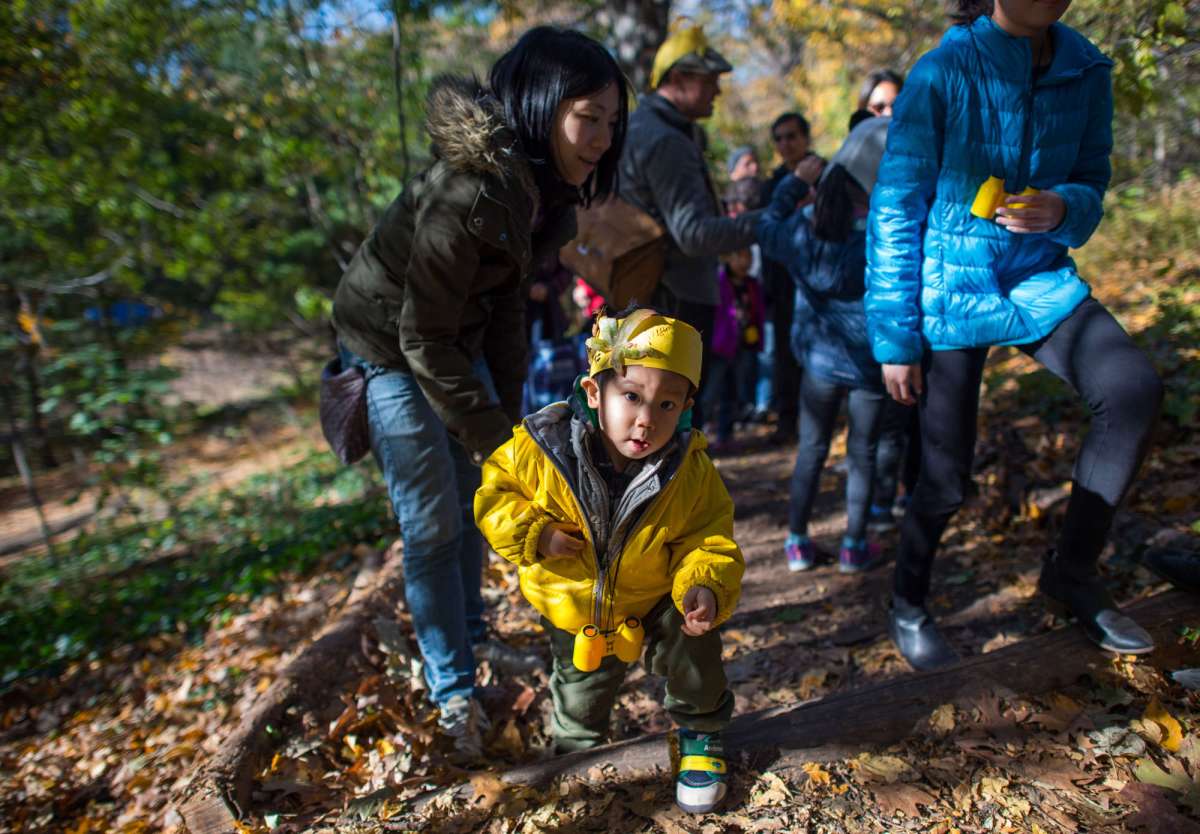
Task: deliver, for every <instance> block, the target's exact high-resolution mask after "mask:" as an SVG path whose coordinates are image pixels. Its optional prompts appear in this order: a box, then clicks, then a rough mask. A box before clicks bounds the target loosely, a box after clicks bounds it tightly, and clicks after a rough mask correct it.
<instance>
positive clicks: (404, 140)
mask: <svg viewBox="0 0 1200 834" xmlns="http://www.w3.org/2000/svg"><path fill="white" fill-rule="evenodd" d="M403 17H404V9H403V6H401V4H400V0H392V76H393V80H394V82H395V84H396V122H397V125H398V127H399V129H400V181H401V182H405V183H407V182H408V169H409V164H410V163H409V158H408V120H407V118H406V117H405V115H404V30H403V29H402V28H401V20H402V19H403Z"/></svg>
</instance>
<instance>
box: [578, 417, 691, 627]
mask: <svg viewBox="0 0 1200 834" xmlns="http://www.w3.org/2000/svg"><path fill="white" fill-rule="evenodd" d="M691 446H692V442H691V436H690V435H689V436H688V445H687V446H686V447H685V448H684V450H683V457H682V458H681V459H680V461H679V466H677V467H676V468H675V471H674V472H673V473H672V474H671V477H670V478H669V479H668V480H667V482H666V483H665V484H663V486H662V489H660V490H659V491H658V492H657V493H656V494H655V495H654V496H653V497H652V498H651V499H650V500H649V501H648V502H647V503H646V504H645V505H644V506H643V507H642V513H643V514H645V513H646V512H649V510H650V508H651V507H653V506H654V505H655V504H657V503H658V502H659V500H661V499H662V497H663V496H664V495H666V493H667V490H669V489H670V488H671V485H672V484H674V483H675V480H676V478H677V477H678V475H679V472H680V470H681V469H683V464H684V462H685V461H686V460H687V457H688V454H689V453H690V451H691ZM633 509H634V508H631V509H630V512H632V510H633ZM631 517H632V516H631ZM630 526H631V525H629V524H625V525H623V526H622V527H621V528H620V529H621V533H622V534H621V535H620V536H619V537H618V536H617V535H616V533H617V530H616V529H614V530H613V535H612V536H610V537H609V539H610V540H609V543H608V548H607V552H606V554H605V555H606V556H607V558H606V560H605V564H606V566H607V567H611V566H612V563H613V556H614V553H615V554H616V556H617V558H620V554H621V553H622V552H623V551H624V549H625V542H626V541H627V540H628V538H629V528H630ZM614 543H615V544H616V548H614V547H613V544H614ZM607 567H606V568H605V573H607ZM603 588H604V585H603V583H602V584H601V585H600V586H599V590H598V592H593V598H594V599H595V601H596V606H597V608H596V612H597V619H599V616H600V610H601V608H600V606H601V603H602V597H603ZM597 625H599V623H598V622H597Z"/></svg>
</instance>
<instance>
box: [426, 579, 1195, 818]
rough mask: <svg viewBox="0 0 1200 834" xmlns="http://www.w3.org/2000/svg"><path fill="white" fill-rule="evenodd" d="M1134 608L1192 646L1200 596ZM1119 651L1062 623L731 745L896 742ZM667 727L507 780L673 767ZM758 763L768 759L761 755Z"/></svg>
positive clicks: (838, 699) (752, 719)
mask: <svg viewBox="0 0 1200 834" xmlns="http://www.w3.org/2000/svg"><path fill="white" fill-rule="evenodd" d="M1128 612H1129V613H1130V614H1131V615H1132V616H1133V617H1134V618H1135V619H1136V620H1137V621H1138V623H1140V624H1141V625H1142V626H1143V627H1144V628H1146V629H1147V630H1148V631H1149V632H1150V633H1151V634H1152V635H1154V639H1155V640H1156V641H1157V643H1158V646H1159V649H1158V651H1157V652H1156V653H1155V654H1153V655H1150V656H1149V657H1148V662H1151V663H1155V664H1157V665H1165V666H1168V667H1170V666H1172V665H1173V664H1176V663H1182V662H1183V661H1184V660H1185V658H1187V657H1188V656H1189V654H1188V650H1187V649H1183V648H1181V647H1180V646H1179V645H1178V641H1177V635H1178V632H1179V628H1180V627H1181V626H1183V625H1192V624H1194V623H1195V622H1196V618H1197V617H1200V597H1198V596H1196V595H1194V594H1186V593H1184V592H1183V591H1168V592H1166V593H1164V594H1159V595H1158V596H1155V597H1151V598H1150V599H1146V600H1142V601H1141V602H1139V603H1137V604H1136V605H1131V606H1129V608H1128ZM1111 658H1112V656H1111V655H1109V654H1106V653H1105V652H1102V651H1101V650H1099V649H1097V648H1096V647H1095V646H1094V645H1093V644H1092V643H1091V642H1090V641H1089V640H1088V639H1087V637H1085V636H1084V634H1083V631H1082V629H1080V628H1079V627H1078V626H1071V627H1068V628H1062V629H1059V630H1057V631H1054V632H1051V633H1049V634H1041V635H1038V636H1036V637H1031V638H1029V639H1027V640H1023V641H1021V642H1020V643H1015V644H1013V645H1011V646H1006V647H1004V648H1002V649H998V650H996V651H994V652H990V653H988V654H984V655H975V656H973V657H969V658H967V659H965V660H963V661H962V662H960V663H956V664H954V665H953V666H950V667H949V668H946V669H939V670H937V671H933V672H916V673H913V674H911V675H906V676H904V677H901V678H897V679H895V680H890V681H884V682H882V683H878V684H875V685H873V686H868V687H864V688H862V689H857V690H852V691H850V692H842V693H838V694H835V695H830V696H828V697H826V698H820V699H815V700H812V701H807V702H804V703H800V704H796V705H794V706H791V707H786V706H785V707H775V708H771V709H765V710H759V711H758V712H752V713H748V714H746V715H741V716H738V717H737V718H735V719H734V721H733V723H732V725H731V726H730V727H729V729H728V730H726V731H725V733H724V740H725V746H726V748H727V749H729V750H730V751H732V752H734V753H736V752H737V751H742V752H747V753H757V754H762V755H764V756H768V757H769V758H770V760H771V761H778V760H779V759H789V758H795V759H797V760H799V761H829V760H832V759H838V758H843V757H845V756H847V755H852V754H854V753H856V752H858V751H861V750H862V749H864V748H866V747H871V746H874V745H880V744H890V743H894V742H896V741H899V740H900V739H902V738H904V737H906V736H908V735H909V734H910V733H912V731H913V727H914V725H915V724H916V723H917V722H919V721H922V720H924V719H925V718H926V717H927V716H928V715H929V714H930V712H931V711H932V710H933V709H935V708H936V707H938V706H939V705H940V704H944V703H947V702H949V701H955V700H959V699H963V698H969V697H971V696H973V695H976V694H978V693H980V692H981V691H985V690H988V689H997V688H1002V689H1008V690H1013V691H1015V692H1017V693H1018V694H1021V695H1037V694H1040V693H1044V692H1050V691H1053V690H1055V689H1060V688H1062V687H1064V686H1068V685H1070V684H1072V683H1074V682H1075V681H1076V680H1077V679H1079V678H1080V677H1082V676H1084V675H1088V674H1094V673H1097V672H1099V671H1101V670H1103V669H1104V668H1106V667H1108V666H1110V664H1111ZM668 762H669V755H668V750H667V737H666V735H665V734H663V733H656V734H653V735H647V736H643V737H641V738H636V739H630V740H628V741H622V742H617V743H616V744H608V745H604V746H602V747H596V748H594V749H592V750H585V751H581V752H578V753H570V754H568V755H565V756H559V757H556V758H553V759H548V760H545V761H538V762H534V763H532V764H527V765H523V766H521V767H516V768H513V769H512V770H509V771H508V772H507V773H503V774H500V780H501V781H502V782H503V783H504V784H505V785H514V786H516V785H521V786H526V787H531V788H534V789H541V788H544V787H546V786H547V785H548V784H549V783H550V782H551V781H553V780H555V779H559V778H562V777H579V778H586V777H587V774H588V771H589V770H591V769H592V768H596V767H601V766H603V767H605V768H608V767H609V766H612V767H614V768H615V771H614V772H615V773H618V774H621V775H622V777H628V776H629V775H630V774H632V773H637V772H646V771H653V770H655V769H658V768H666V767H668ZM755 766H756V768H760V769H761V768H763V767H766V766H767V765H766V764H763V763H761V762H760V763H759V764H756V765H755ZM472 791H473V786H472V784H471V783H467V784H465V785H459V786H457V787H453V788H444V789H440V790H435V791H430V792H428V793H426V794H423V795H421V796H419V797H417V798H416V799H414V800H412V807H413V809H414V813H420V811H421V810H422V809H424V808H425V807H427V806H428V805H429V803H431V802H432V801H433V800H435V799H442V801H445V797H446V795H447V794H448V793H450V794H453V795H454V797H455V798H456V799H459V800H462V801H469V800H470V798H471V796H472Z"/></svg>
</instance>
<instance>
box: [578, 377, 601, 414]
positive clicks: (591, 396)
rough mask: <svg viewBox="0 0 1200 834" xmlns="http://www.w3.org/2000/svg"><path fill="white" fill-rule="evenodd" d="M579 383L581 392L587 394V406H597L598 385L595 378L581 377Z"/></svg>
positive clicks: (598, 404) (598, 402)
mask: <svg viewBox="0 0 1200 834" xmlns="http://www.w3.org/2000/svg"><path fill="white" fill-rule="evenodd" d="M579 385H580V387H582V388H583V393H585V394H587V404H588V408H599V407H600V386H599V385H597V384H596V380H594V379H592V378H591V377H590V376H589V377H587V378H585V379H583V380H582V381H581V382H580V383H579Z"/></svg>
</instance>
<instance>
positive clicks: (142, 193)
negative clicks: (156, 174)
mask: <svg viewBox="0 0 1200 834" xmlns="http://www.w3.org/2000/svg"><path fill="white" fill-rule="evenodd" d="M133 193H134V194H135V195H136V196H137V197H138V198H139V199H141V200H142V201H143V202H145V203H147V204H149V205H151V206H153V207H154V208H156V209H158V210H159V211H165V212H166V213H167V214H169V215H171V216H172V217H177V218H178V219H180V220H184V219H186V218H187V212H185V211H184V210H183V209H181V208H180V207H179V206H177V205H175V204H174V203H169V202H167V201H166V200H162V199H159V198H158V197H155V196H154V195H153V194H151V193H150V192H149V191H147V190H146V189H144V188H142V187H141V186H140V185H135V186H134V187H133Z"/></svg>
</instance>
